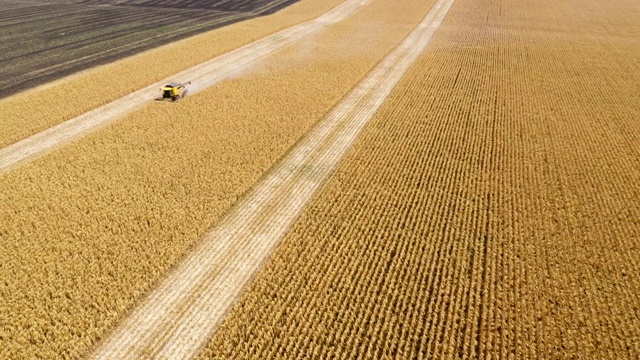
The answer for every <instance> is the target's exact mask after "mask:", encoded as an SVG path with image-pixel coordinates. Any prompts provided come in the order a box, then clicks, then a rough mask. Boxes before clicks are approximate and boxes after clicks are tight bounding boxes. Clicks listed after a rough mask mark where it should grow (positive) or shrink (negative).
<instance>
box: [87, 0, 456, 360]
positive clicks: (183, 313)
mask: <svg viewBox="0 0 640 360" xmlns="http://www.w3.org/2000/svg"><path fill="white" fill-rule="evenodd" d="M452 4H453V0H441V1H439V2H438V3H436V5H435V6H434V7H433V9H432V10H431V11H430V12H429V13H428V14H427V16H426V17H425V18H424V20H423V21H422V22H421V23H420V24H419V25H418V27H417V28H416V29H415V30H414V31H413V32H412V33H411V34H410V35H409V36H408V37H407V38H406V39H405V40H404V41H403V42H402V44H401V45H400V46H398V47H397V48H396V49H395V50H394V51H393V52H392V53H391V54H389V55H388V56H387V57H386V58H385V59H384V60H383V61H382V62H381V63H380V64H379V65H378V67H376V68H375V69H374V70H373V71H372V72H370V73H369V75H368V76H367V77H366V78H365V79H364V80H363V81H361V82H360V84H359V85H358V86H357V87H356V88H355V89H354V90H353V91H352V92H351V93H350V94H349V95H348V96H347V97H346V98H345V99H344V100H343V101H342V102H341V103H340V104H339V105H338V106H337V107H336V108H335V109H334V110H333V111H332V113H331V114H329V115H328V116H327V118H326V119H325V120H324V121H323V122H322V123H320V124H319V126H318V127H317V128H316V129H315V130H314V131H313V132H312V133H311V134H310V135H309V136H308V137H307V138H306V139H305V140H304V141H303V142H302V143H300V144H299V145H298V146H297V147H296V148H295V149H294V150H293V151H292V152H291V153H290V154H289V155H288V156H287V157H286V159H285V160H284V161H283V162H282V163H281V164H280V165H279V166H278V167H277V168H276V170H275V171H274V172H272V174H271V175H270V176H269V177H267V178H266V179H265V180H264V181H263V182H262V183H261V184H259V185H258V186H257V187H256V188H255V189H254V190H253V191H252V193H251V194H250V195H249V196H248V197H247V198H246V199H245V200H244V201H243V202H242V203H240V204H239V205H238V206H237V207H236V208H235V210H234V211H232V212H231V213H230V214H229V215H228V216H227V218H226V219H225V220H224V221H223V222H222V223H221V224H220V225H219V226H218V227H217V228H215V229H214V230H213V231H212V232H211V233H210V234H209V235H208V236H207V237H206V239H205V241H203V242H202V243H201V244H200V245H199V246H198V248H197V249H196V250H195V251H194V252H193V253H192V254H191V255H190V256H189V257H188V258H187V259H186V260H185V261H183V262H182V264H181V265H179V266H178V268H177V269H176V270H175V271H174V272H173V273H172V274H171V275H170V276H169V277H168V278H167V279H166V280H165V281H164V282H163V283H162V284H161V285H160V286H159V287H158V288H157V289H156V290H155V291H154V292H153V293H151V294H150V295H149V297H148V298H147V299H146V301H145V302H144V303H143V304H142V306H140V307H139V308H138V309H136V310H135V311H134V313H133V314H132V315H131V316H130V317H129V318H128V319H126V320H125V322H124V323H123V324H122V325H121V326H120V327H119V328H118V329H117V330H116V331H115V332H114V334H112V336H111V337H110V338H108V339H107V340H106V341H105V342H104V343H103V344H102V345H101V346H100V347H99V348H98V349H97V350H96V352H95V354H94V358H100V359H110V358H113V357H118V358H139V357H153V358H157V357H160V358H189V357H193V356H195V355H197V351H198V350H199V349H200V347H201V346H202V345H203V344H204V342H205V341H206V340H207V339H208V336H209V335H210V334H211V332H212V331H213V330H214V329H215V327H216V326H217V325H218V323H219V322H220V320H221V319H222V317H223V315H224V314H225V312H226V311H227V309H228V308H229V307H230V306H231V305H232V304H233V302H234V301H235V299H236V298H237V297H238V295H239V294H240V293H241V291H242V289H243V288H244V287H245V285H246V284H247V282H248V281H249V280H250V279H251V277H252V276H253V274H254V273H255V271H256V270H257V269H258V268H259V266H260V264H261V263H262V262H263V261H264V259H265V258H266V257H267V256H268V255H269V254H270V253H271V251H272V250H273V248H274V247H275V246H276V245H277V244H278V242H279V241H280V239H281V238H282V236H283V235H284V234H285V232H286V231H287V229H288V228H289V226H290V225H291V224H292V223H293V222H294V221H295V220H296V218H297V217H298V215H299V214H300V212H301V211H302V209H303V208H304V206H305V205H306V204H307V203H308V202H309V200H310V199H311V198H312V197H313V195H314V194H315V192H316V190H318V188H319V187H320V186H321V185H322V183H323V182H324V181H325V180H326V179H327V177H328V176H329V175H330V174H331V172H332V171H333V169H334V168H335V167H336V165H337V164H338V163H339V161H340V159H342V157H343V156H344V154H345V153H346V152H347V150H348V149H349V148H350V146H351V144H352V143H353V141H354V140H355V139H356V137H357V136H358V134H359V133H360V131H361V130H362V129H363V128H364V126H366V124H367V123H368V121H369V120H370V119H371V118H372V117H373V115H374V114H375V112H376V111H377V110H378V108H379V107H380V105H381V104H382V103H383V101H384V100H385V98H386V97H387V96H388V95H389V93H390V92H391V90H392V89H393V88H394V86H395V84H396V83H397V82H398V81H399V79H400V78H401V77H402V75H403V74H404V73H405V72H406V70H407V69H408V68H409V66H410V65H411V64H412V63H413V61H415V59H416V58H417V57H418V55H419V54H420V53H421V52H422V50H423V49H424V48H425V47H426V46H427V44H428V43H429V40H430V39H431V37H432V35H433V33H434V32H435V31H436V29H437V28H438V26H439V25H440V23H441V22H442V20H443V18H444V17H445V15H446V14H447V12H448V10H449V8H450V7H451V5H452Z"/></svg>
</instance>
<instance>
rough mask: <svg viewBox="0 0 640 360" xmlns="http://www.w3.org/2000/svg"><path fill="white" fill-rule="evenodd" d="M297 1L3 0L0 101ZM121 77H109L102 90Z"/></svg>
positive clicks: (116, 84) (119, 81)
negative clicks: (26, 0) (70, 75)
mask: <svg viewBox="0 0 640 360" xmlns="http://www.w3.org/2000/svg"><path fill="white" fill-rule="evenodd" d="M294 2H296V0H244V1H233V2H228V1H221V0H218V1H185V0H181V1H171V2H166V1H133V0H130V1H85V0H58V1H42V0H38V1H30V2H24V1H16V0H2V1H0V28H1V29H2V33H0V43H2V51H1V52H0V87H2V89H3V90H2V95H0V98H4V97H7V96H9V95H11V94H15V93H17V92H19V91H22V90H25V89H28V88H30V87H33V86H36V85H40V84H44V83H46V82H49V81H52V80H55V79H59V78H61V77H63V76H65V75H69V74H71V73H74V72H77V71H79V70H83V69H87V68H91V67H94V66H96V65H100V64H106V63H109V62H112V61H114V60H116V59H119V58H123V57H125V56H129V55H132V54H135V53H138V52H141V51H143V50H147V49H151V48H153V47H157V46H159V45H162V44H167V43H169V42H172V41H176V40H179V39H183V38H186V37H188V36H192V35H194V34H197V33H201V32H204V31H207V30H211V29H214V28H216V27H221V26H225V25H229V24H232V23H234V22H238V21H243V20H247V19H250V18H252V17H256V16H260V15H266V14H271V13H273V12H275V11H277V10H280V9H282V8H284V7H286V6H288V5H290V4H292V3H294ZM126 81H127V79H124V78H120V79H118V78H114V79H113V80H112V83H111V84H110V86H109V87H105V88H104V89H102V91H105V92H107V91H110V89H111V88H117V87H120V86H123V84H122V83H124V82H126ZM73 91H74V89H61V90H60V91H57V93H58V94H59V96H68V93H69V92H73Z"/></svg>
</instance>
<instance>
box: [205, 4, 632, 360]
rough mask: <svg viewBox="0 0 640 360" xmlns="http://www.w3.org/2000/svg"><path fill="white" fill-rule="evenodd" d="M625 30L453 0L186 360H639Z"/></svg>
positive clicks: (539, 7)
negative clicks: (203, 343) (204, 342)
mask: <svg viewBox="0 0 640 360" xmlns="http://www.w3.org/2000/svg"><path fill="white" fill-rule="evenodd" d="M638 14H640V7H639V6H638V3H637V2H635V1H633V0H621V1H617V2H615V6H614V3H611V2H601V1H597V0H590V1H580V2H578V1H571V0H562V1H542V2H540V1H517V2H499V1H496V0H481V1H472V0H457V1H456V3H455V4H454V7H453V8H452V10H451V12H450V13H449V15H448V17H447V19H446V20H445V22H444V24H443V25H442V27H441V28H440V30H439V32H438V33H437V34H436V36H435V37H434V38H433V40H432V43H431V44H430V46H429V47H428V48H427V50H426V51H425V53H424V55H423V56H422V57H421V59H419V61H418V62H417V63H416V64H415V66H414V67H413V68H412V70H411V71H410V72H409V73H408V74H407V75H406V76H405V78H404V81H403V82H402V83H401V84H400V85H399V86H398V88H397V89H396V90H395V92H394V93H393V95H392V97H391V98H390V99H389V100H388V101H387V103H386V104H385V106H384V107H383V109H382V110H381V111H380V113H379V114H378V116H377V118H376V119H374V120H373V121H372V122H371V123H370V124H369V127H368V128H367V130H366V131H365V133H364V134H362V136H361V138H360V141H359V142H357V143H356V144H355V145H354V148H353V149H352V152H351V153H350V154H349V155H348V156H347V158H345V160H344V161H343V163H342V164H341V167H340V168H339V169H338V170H337V171H336V173H335V174H334V175H333V176H332V178H331V179H330V180H329V181H328V182H327V183H326V185H325V187H324V188H323V190H322V191H321V193H320V194H319V195H318V198H317V199H316V200H315V201H314V203H313V204H311V206H310V207H309V208H307V210H306V211H305V212H304V213H303V215H302V216H301V218H300V220H299V221H298V223H297V224H296V225H295V226H294V227H293V229H292V230H291V232H290V234H289V235H288V236H287V237H286V238H285V239H284V240H283V242H282V243H281V244H280V246H279V247H278V249H277V250H276V252H275V253H274V254H273V255H272V257H271V259H270V261H269V262H268V263H267V264H266V265H265V266H264V268H263V269H262V270H261V272H260V273H259V274H258V275H257V276H256V278H255V280H254V282H253V283H252V285H251V286H250V287H249V288H248V289H247V291H246V292H245V293H244V295H243V297H242V299H241V300H240V301H239V303H238V304H237V305H236V306H235V308H234V309H233V310H232V311H231V312H230V314H229V316H228V318H227V320H226V321H225V322H224V323H223V325H222V326H221V327H220V329H219V330H218V331H217V333H216V334H215V335H214V338H213V339H212V341H211V343H210V345H209V346H208V347H207V349H206V350H205V351H204V353H203V354H202V356H201V358H222V359H227V358H233V359H244V358H254V359H266V358H269V359H271V358H283V359H291V358H344V359H354V358H372V359H380V358H402V359H430V358H436V359H441V358H446V359H451V358H514V359H522V358H540V359H558V358H585V359H589V358H598V359H600V358H608V359H637V358H638V357H640V345H639V344H640V341H638V339H640V326H639V325H640V314H639V313H638V308H639V306H640V295H639V294H640V278H639V277H638V274H640V263H639V262H638V259H640V247H639V246H638V242H639V241H640V223H639V222H638V221H639V220H638V219H640V201H638V189H639V187H638V184H640V171H639V170H638V164H639V163H640V153H639V152H638V143H639V141H640V131H639V130H638V129H640V106H638V99H640V88H639V87H638V85H637V81H636V80H637V78H638V74H639V72H638V68H637V59H638V58H640V48H638V46H637V40H636V39H637V38H638V35H640V22H638V21H637V19H638ZM596 24H597V25H596Z"/></svg>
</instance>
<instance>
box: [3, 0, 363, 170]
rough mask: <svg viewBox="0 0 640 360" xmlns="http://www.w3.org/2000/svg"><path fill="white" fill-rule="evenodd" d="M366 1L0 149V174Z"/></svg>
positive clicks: (236, 68) (206, 81)
mask: <svg viewBox="0 0 640 360" xmlns="http://www.w3.org/2000/svg"><path fill="white" fill-rule="evenodd" d="M368 2H369V1H368V0H350V1H347V2H345V3H344V4H342V5H340V6H338V7H337V8H335V9H333V10H331V11H330V12H328V13H326V14H324V15H323V16H321V17H319V18H317V19H314V20H311V21H308V22H305V23H302V24H299V25H296V26H294V27H291V28H288V29H285V30H282V31H280V32H278V33H275V34H273V35H270V36H268V37H266V38H263V39H261V40H258V41H256V42H253V43H251V44H248V45H245V46H243V47H241V48H239V49H236V50H234V51H232V52H229V53H227V54H224V55H222V56H219V57H217V58H215V59H212V60H210V61H207V62H205V63H203V64H200V65H198V66H195V67H193V68H191V69H188V70H185V71H183V72H180V73H178V74H176V75H174V76H171V77H170V78H167V79H164V80H162V81H160V82H157V83H155V84H152V85H150V86H147V87H146V88H144V89H141V90H138V91H136V92H134V93H132V94H130V95H127V96H125V97H123V98H121V99H118V100H116V101H113V102H111V103H109V104H107V105H104V106H101V107H99V108H97V109H95V110H92V111H90V112H88V113H85V114H83V115H80V116H78V117H76V118H73V119H71V120H68V121H66V122H64V123H62V124H59V125H57V126H54V127H52V128H50V129H47V130H45V131H43V132H40V133H38V134H36V135H33V136H31V137H29V138H27V139H24V140H22V141H19V142H17V143H15V144H12V145H10V146H8V147H6V148H4V149H1V150H0V174H2V173H4V172H6V171H7V170H8V169H10V168H11V167H12V166H14V165H16V164H18V163H20V162H22V161H25V160H27V159H29V158H32V157H36V156H38V155H41V154H43V153H46V152H47V151H50V150H52V149H54V148H55V147H57V146H60V145H62V144H65V143H67V142H69V141H72V140H73V139H76V138H78V137H80V136H82V135H83V134H85V133H87V132H89V131H91V130H93V129H95V128H97V127H99V126H102V125H105V124H107V123H109V122H112V121H114V120H116V119H117V118H118V117H120V116H122V115H124V114H126V113H128V112H130V111H131V110H133V109H135V108H137V107H139V106H141V105H142V104H145V103H148V102H150V101H152V99H153V98H154V97H156V96H157V93H158V88H159V87H160V86H162V85H163V84H165V83H168V82H171V81H174V80H178V81H187V80H192V81H193V82H194V84H193V86H191V87H190V89H189V91H190V93H191V94H193V93H195V92H197V91H199V90H202V89H204V88H206V87H209V86H211V85H213V84H215V83H217V82H219V81H221V80H224V79H225V78H228V77H230V76H234V74H237V73H238V72H242V71H243V70H245V69H246V68H247V67H249V66H250V65H251V64H252V63H254V62H255V61H257V60H259V59H261V58H263V57H265V56H267V55H269V54H271V53H272V52H274V51H276V50H278V49H280V48H282V47H284V46H286V45H288V44H290V43H292V42H294V41H296V40H299V39H301V38H302V37H304V36H307V35H310V34H312V33H314V32H317V31H319V30H320V29H322V28H324V27H326V26H328V25H330V24H333V23H336V22H339V21H341V20H343V19H345V18H346V17H348V16H349V15H351V14H353V13H354V12H355V11H357V10H358V9H359V8H360V7H362V6H364V5H366V4H367V3H368Z"/></svg>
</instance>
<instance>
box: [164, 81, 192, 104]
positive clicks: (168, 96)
mask: <svg viewBox="0 0 640 360" xmlns="http://www.w3.org/2000/svg"><path fill="white" fill-rule="evenodd" d="M187 85H191V81H189V82H187V83H184V84H181V83H175V82H172V83H170V84H167V85H165V86H164V87H163V88H162V89H160V91H162V97H161V98H158V99H156V100H171V101H177V100H179V99H180V98H183V97H185V96H186V95H187Z"/></svg>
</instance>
